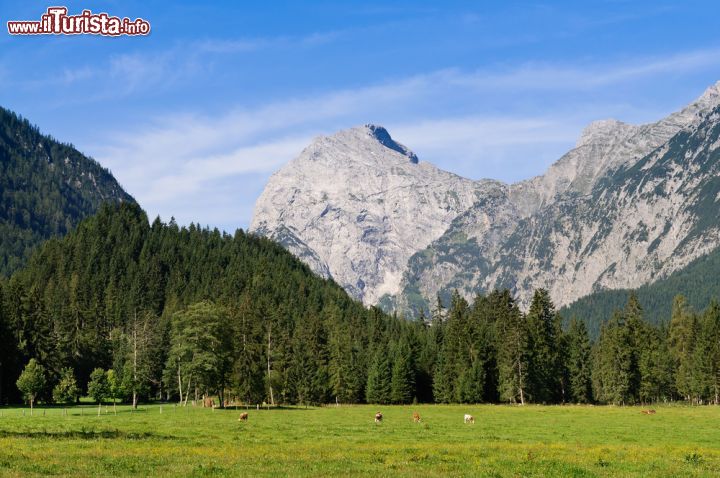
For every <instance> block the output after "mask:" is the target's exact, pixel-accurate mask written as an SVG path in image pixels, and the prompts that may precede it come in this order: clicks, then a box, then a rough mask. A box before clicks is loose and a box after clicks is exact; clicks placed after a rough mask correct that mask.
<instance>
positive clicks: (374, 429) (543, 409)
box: [0, 404, 720, 477]
mask: <svg viewBox="0 0 720 478" xmlns="http://www.w3.org/2000/svg"><path fill="white" fill-rule="evenodd" d="M655 409H656V410H657V414H655V415H650V416H648V415H644V414H642V413H641V409H640V408H638V407H592V406H533V405H530V406H524V407H519V406H505V405H478V406H460V405H447V406H446V405H419V406H340V407H334V406H333V407H323V408H283V409H273V410H256V409H250V410H248V412H249V420H248V421H247V422H240V421H238V417H239V415H240V412H241V411H244V409H242V410H234V409H233V410H212V409H204V408H193V407H187V408H182V407H175V406H174V405H167V404H166V405H163V406H162V411H161V406H159V405H152V406H142V407H141V408H140V409H139V410H138V411H135V412H133V411H131V410H130V409H129V408H128V407H124V406H123V407H118V408H117V413H114V412H113V409H112V407H111V406H110V407H107V408H105V407H103V409H102V413H101V414H100V415H99V416H98V415H97V410H98V409H97V407H92V406H87V407H74V408H69V409H67V411H65V410H63V409H62V408H46V409H43V408H36V409H35V412H34V416H32V417H31V416H30V415H29V410H27V409H22V408H2V409H0V476H18V477H21V476H22V477H26V476H47V475H51V476H114V477H120V476H180V475H182V476H253V477H255V476H288V475H289V476H407V477H419V476H487V477H505V476H507V477H519V476H522V477H525V476H527V477H531V476H537V477H541V476H562V477H565V476H576V477H593V476H598V477H602V476H638V477H640V476H642V477H648V476H653V477H676V476H682V477H686V476H718V475H720V426H719V425H720V408H718V407H711V406H706V407H688V406H660V407H656V408H655ZM23 411H24V412H25V414H24V415H23ZM376 411H382V413H383V414H384V417H385V418H384V420H383V422H382V423H381V424H375V423H374V420H373V416H374V414H375V412H376ZM413 411H417V412H418V413H419V414H420V415H421V417H422V422H421V423H414V422H413V421H412V412H413ZM465 413H471V414H473V415H474V416H475V419H476V422H475V424H474V425H473V424H464V423H463V415H464V414H465Z"/></svg>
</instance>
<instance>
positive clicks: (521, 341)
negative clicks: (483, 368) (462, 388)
mask: <svg viewBox="0 0 720 478" xmlns="http://www.w3.org/2000/svg"><path fill="white" fill-rule="evenodd" d="M498 305H499V307H498V310H497V311H496V313H497V314H498V318H497V321H496V326H497V334H496V336H497V340H498V343H497V350H498V358H497V361H498V392H499V395H500V399H501V400H503V401H508V402H511V403H518V402H519V403H520V404H525V402H526V401H527V389H528V368H529V366H530V349H529V340H528V326H527V321H526V320H525V316H524V315H523V314H522V313H521V312H520V310H519V309H518V307H517V305H516V304H515V301H514V299H513V298H512V297H511V296H510V293H509V291H504V292H503V296H502V302H500V303H499V304H498Z"/></svg>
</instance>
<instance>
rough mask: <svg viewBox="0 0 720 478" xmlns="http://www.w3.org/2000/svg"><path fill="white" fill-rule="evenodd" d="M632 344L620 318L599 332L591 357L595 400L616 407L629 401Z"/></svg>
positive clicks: (616, 316)
mask: <svg viewBox="0 0 720 478" xmlns="http://www.w3.org/2000/svg"><path fill="white" fill-rule="evenodd" d="M631 344H632V341H631V337H630V334H629V331H628V328H627V327H626V325H625V319H624V317H623V314H622V313H620V312H617V311H616V312H615V314H614V315H613V318H612V319H611V320H610V321H609V322H608V323H607V324H605V325H603V327H602V329H601V330H600V338H599V340H598V342H597V344H596V345H595V348H594V353H593V366H592V374H593V391H594V396H595V397H596V398H597V399H598V400H600V401H603V402H609V403H614V404H616V405H620V404H625V403H628V402H631V401H632V396H631V382H632V374H633V372H632V366H633V365H632V350H631V349H630V347H631Z"/></svg>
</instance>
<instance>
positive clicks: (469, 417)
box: [465, 413, 475, 423]
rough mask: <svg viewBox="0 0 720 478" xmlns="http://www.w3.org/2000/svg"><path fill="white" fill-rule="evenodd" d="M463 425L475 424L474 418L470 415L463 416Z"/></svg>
mask: <svg viewBox="0 0 720 478" xmlns="http://www.w3.org/2000/svg"><path fill="white" fill-rule="evenodd" d="M465 423H475V417H473V416H472V415H468V414H467V413H466V414H465Z"/></svg>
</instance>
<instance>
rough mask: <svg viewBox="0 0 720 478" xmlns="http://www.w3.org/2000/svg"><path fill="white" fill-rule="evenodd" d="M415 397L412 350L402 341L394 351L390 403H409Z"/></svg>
mask: <svg viewBox="0 0 720 478" xmlns="http://www.w3.org/2000/svg"><path fill="white" fill-rule="evenodd" d="M413 398H416V397H415V365H414V360H413V357H412V350H411V349H410V346H409V344H408V343H407V341H406V340H402V341H401V342H400V344H399V345H398V347H397V348H396V350H395V359H394V363H393V367H392V377H391V384H390V401H391V402H392V403H398V404H406V403H411V402H412V401H413Z"/></svg>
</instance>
